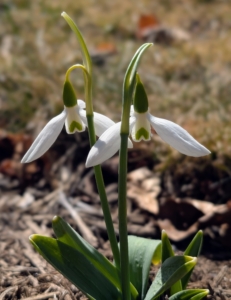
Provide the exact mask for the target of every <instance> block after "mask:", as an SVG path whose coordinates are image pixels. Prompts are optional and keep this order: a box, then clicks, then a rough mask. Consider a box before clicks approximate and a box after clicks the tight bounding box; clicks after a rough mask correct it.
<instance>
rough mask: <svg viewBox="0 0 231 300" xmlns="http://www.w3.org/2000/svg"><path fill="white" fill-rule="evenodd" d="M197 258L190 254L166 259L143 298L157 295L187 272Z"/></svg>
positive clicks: (150, 299)
mask: <svg viewBox="0 0 231 300" xmlns="http://www.w3.org/2000/svg"><path fill="white" fill-rule="evenodd" d="M196 261H197V259H196V258H195V257H190V256H174V257H170V258H168V259H166V261H165V262H164V263H163V265H162V266H161V268H160V269H159V271H158V272H157V275H156V277H155V279H154V281H153V282H152V285H151V286H150V288H149V290H148V292H147V295H146V297H145V300H153V299H156V298H157V297H159V296H160V295H161V294H162V293H164V292H165V291H166V290H167V289H169V288H170V287H171V286H172V285H173V284H174V283H176V282H177V281H178V280H180V279H181V278H182V277H183V276H184V275H185V274H187V273H188V272H189V271H190V270H191V269H192V268H193V267H194V266H195V264H196Z"/></svg>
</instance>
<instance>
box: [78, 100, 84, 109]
mask: <svg viewBox="0 0 231 300" xmlns="http://www.w3.org/2000/svg"><path fill="white" fill-rule="evenodd" d="M77 104H78V106H79V107H80V108H86V103H85V102H84V101H83V100H81V99H78V100H77Z"/></svg>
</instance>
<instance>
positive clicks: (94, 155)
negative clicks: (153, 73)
mask: <svg viewBox="0 0 231 300" xmlns="http://www.w3.org/2000/svg"><path fill="white" fill-rule="evenodd" d="M120 125H121V122H120V123H117V124H115V125H113V126H111V127H110V128H108V129H107V130H106V131H105V132H104V133H103V134H102V135H101V136H100V138H99V139H98V141H97V142H96V143H95V145H94V146H93V147H92V148H91V150H90V152H89V154H88V157H87V161H86V167H92V166H95V165H98V164H101V163H102V162H104V161H105V160H107V159H109V158H110V157H112V156H113V155H114V154H115V153H116V152H117V151H118V150H119V147H120ZM129 125H130V133H131V136H132V139H133V141H135V142H140V141H141V140H144V141H149V140H150V139H151V128H153V129H154V130H155V132H156V133H157V134H158V135H159V136H160V137H161V138H162V140H163V141H165V142H166V143H168V144H169V145H170V146H172V147H173V148H175V149H176V150H178V151H179V152H180V153H183V154H185V155H188V156H194V157H199V156H204V155H207V154H209V153H210V151H209V150H208V149H206V148H205V147H204V146H202V145H201V144H200V143H198V142H197V141H196V140H195V139H194V138H193V137H192V136H191V135H190V134H189V133H188V132H187V131H186V130H185V129H183V128H182V127H180V126H179V125H177V124H175V123H173V122H171V121H168V120H165V119H161V118H157V117H155V116H153V115H151V114H150V113H149V108H148V99H147V95H146V92H145V90H144V87H143V84H142V82H141V81H140V79H139V76H138V75H137V84H136V91H135V96H134V106H133V105H132V107H131V113H130V120H129Z"/></svg>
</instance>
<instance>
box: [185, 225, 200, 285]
mask: <svg viewBox="0 0 231 300" xmlns="http://www.w3.org/2000/svg"><path fill="white" fill-rule="evenodd" d="M202 243H203V231H202V230H199V231H198V232H197V234H196V235H195V237H194V238H193V240H192V241H191V243H190V244H189V245H188V247H187V249H186V250H185V252H184V255H188V256H194V257H197V256H199V254H200V252H201V247H202ZM192 271H193V269H192V270H191V271H190V272H188V274H186V275H185V276H184V277H183V278H182V279H181V284H182V288H183V290H184V289H186V287H187V284H188V281H189V279H190V276H191V274H192Z"/></svg>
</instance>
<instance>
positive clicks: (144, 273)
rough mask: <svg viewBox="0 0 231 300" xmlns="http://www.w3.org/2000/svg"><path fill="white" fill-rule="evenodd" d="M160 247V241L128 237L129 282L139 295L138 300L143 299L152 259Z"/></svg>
mask: <svg viewBox="0 0 231 300" xmlns="http://www.w3.org/2000/svg"><path fill="white" fill-rule="evenodd" d="M160 245H161V241H160V240H149V239H144V238H141V237H137V236H131V235H130V236H128V253H129V268H130V281H131V283H132V284H133V285H134V286H135V288H136V289H137V291H138V293H139V297H138V299H144V297H145V294H146V291H147V284H148V277H149V271H150V265H151V262H152V258H153V255H154V253H155V252H156V249H157V248H158V247H159V246H160Z"/></svg>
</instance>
